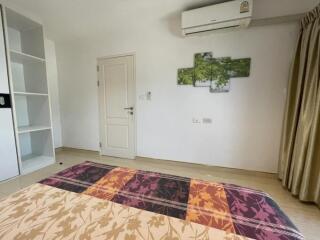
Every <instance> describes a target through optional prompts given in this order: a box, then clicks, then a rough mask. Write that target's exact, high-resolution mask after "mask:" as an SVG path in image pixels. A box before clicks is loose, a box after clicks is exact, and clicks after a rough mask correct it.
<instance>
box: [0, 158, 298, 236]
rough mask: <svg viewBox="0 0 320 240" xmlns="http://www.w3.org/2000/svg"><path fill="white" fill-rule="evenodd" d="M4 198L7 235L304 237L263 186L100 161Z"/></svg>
mask: <svg viewBox="0 0 320 240" xmlns="http://www.w3.org/2000/svg"><path fill="white" fill-rule="evenodd" d="M55 199H56V200H55ZM13 203H14V204H16V207H17V206H20V205H21V207H20V208H18V209H13V205H12V204H13ZM0 204H1V205H0V239H2V238H1V236H6V237H7V238H6V239H10V237H12V239H37V238H36V237H37V236H39V239H125V240H135V239H218V240H220V239H224V240H231V239H235V240H240V239H259V240H262V239H268V240H289V239H292V240H297V239H304V238H303V236H302V235H301V233H300V232H299V231H298V229H297V228H296V227H295V226H294V224H293V223H292V222H291V221H290V220H289V218H288V217H287V216H286V215H285V214H284V213H283V212H282V211H281V209H280V208H279V207H278V205H277V204H276V203H275V202H274V201H273V200H272V199H271V198H270V196H269V195H268V194H266V193H264V192H261V191H256V190H252V189H249V188H243V187H239V186H236V185H231V184H224V183H213V182H206V181H202V180H196V179H190V178H186V177H178V176H173V175H167V174H160V173H154V172H146V171H141V170H134V169H128V168H122V167H115V166H108V165H104V164H99V163H93V162H85V163H83V164H79V165H76V166H73V167H71V168H69V169H66V170H64V171H62V172H60V173H58V174H56V175H54V176H52V177H49V178H47V179H45V180H43V181H41V182H40V183H39V184H35V185H33V186H31V187H29V189H25V190H22V192H20V193H19V192H18V193H17V194H16V196H15V195H13V196H11V197H9V198H8V199H5V200H3V201H2V202H0ZM19 204H20V205H19ZM28 204H29V205H28ZM10 206H11V208H10ZM30 206H31V207H30ZM6 207H7V208H6ZM39 209H42V211H41V212H39ZM43 209H45V211H44V210H43ZM3 211H7V212H6V214H3ZM8 214H9V215H8ZM25 214H29V215H30V216H28V217H26V216H25ZM6 216H7V218H6ZM8 216H11V218H12V216H15V217H16V218H17V219H18V220H17V221H20V222H15V225H16V226H14V225H13V229H11V231H10V233H8V232H6V231H5V230H4V228H2V226H8V222H6V219H10V218H9V217H8ZM27 219H29V221H27ZM39 221H40V222H39ZM33 222H34V223H35V224H36V223H37V224H36V225H35V226H34V227H32V226H31V225H30V224H31V223H33ZM48 222H50V223H48ZM3 224H6V225H3ZM17 225H20V226H24V227H25V228H26V229H28V231H27V232H26V233H23V232H21V229H16V228H17ZM41 226H42V228H41ZM13 230H15V231H13ZM31 231H33V233H31ZM1 234H2V235H1ZM6 234H9V235H6ZM10 234H13V235H10ZM19 234H20V235H19ZM21 234H22V235H21ZM23 234H24V235H23ZM26 234H27V235H26ZM28 234H29V235H28ZM30 234H31V235H30ZM32 234H33V235H32ZM41 234H47V235H46V237H43V235H41ZM17 236H18V237H17ZM26 236H27V237H30V236H31V237H33V238H26ZM50 236H51V237H53V238H50ZM60 236H62V237H63V238H60ZM19 237H21V238H19ZM22 237H23V238H22ZM58 237H59V238H58ZM69 237H70V238H69Z"/></svg>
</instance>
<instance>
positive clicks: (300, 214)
mask: <svg viewBox="0 0 320 240" xmlns="http://www.w3.org/2000/svg"><path fill="white" fill-rule="evenodd" d="M83 161H95V162H101V163H105V164H110V165H116V166H123V167H130V168H136V169H142V170H149V171H155V172H162V173H168V174H174V175H180V176H186V177H192V178H197V179H203V180H208V181H215V182H226V183H234V184H238V185H241V186H244V187H251V188H254V189H259V190H262V191H265V192H267V193H269V194H270V195H271V196H272V198H273V199H274V200H275V201H276V202H277V203H278V204H279V205H280V207H281V208H282V209H283V211H284V212H285V213H286V214H287V215H288V216H289V217H290V219H291V220H292V221H293V222H294V224H295V225H296V226H297V227H298V228H299V230H300V231H301V232H302V233H303V234H304V235H305V237H306V239H307V240H319V239H320V233H319V230H320V210H319V208H317V207H316V206H315V205H311V204H304V203H301V202H299V201H298V200H297V199H295V198H294V197H292V196H291V195H290V193H288V192H287V191H286V190H284V189H283V188H282V187H281V184H280V182H279V181H278V180H277V178H276V176H275V175H273V174H266V173H256V172H249V171H242V170H234V169H226V168H218V167H208V166H203V165H196V164H189V163H178V162H171V161H162V160H155V159H148V158H137V159H136V160H126V159H119V158H111V157H101V156H99V155H98V154H97V153H95V152H89V151H81V150H70V149H69V150H63V151H60V152H58V153H57V164H55V165H52V166H49V167H47V168H44V169H42V170H40V171H37V172H34V173H32V174H28V175H25V176H20V177H17V178H15V179H12V180H10V181H7V182H4V183H0V198H2V197H6V196H8V195H9V194H11V193H13V192H16V191H17V190H19V189H21V188H24V187H26V186H29V185H31V184H33V183H35V182H37V181H39V180H41V179H44V178H46V177H48V176H50V175H52V174H54V173H56V172H58V171H61V170H63V169H65V168H68V167H70V166H72V165H75V164H78V163H81V162H83ZM59 162H61V163H63V164H62V165H60V164H59Z"/></svg>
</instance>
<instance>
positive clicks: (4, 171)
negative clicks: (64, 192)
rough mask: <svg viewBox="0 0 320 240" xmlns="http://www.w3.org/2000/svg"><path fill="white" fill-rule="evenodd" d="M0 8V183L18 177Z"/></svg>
mask: <svg viewBox="0 0 320 240" xmlns="http://www.w3.org/2000/svg"><path fill="white" fill-rule="evenodd" d="M1 20H2V17H1V6H0V181H3V180H6V179H9V178H12V177H15V176H17V175H19V170H18V160H17V152H16V143H15V137H14V127H13V119H12V109H11V103H10V95H9V83H8V72H7V63H6V55H5V45H4V38H3V25H2V22H1Z"/></svg>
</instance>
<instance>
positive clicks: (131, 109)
mask: <svg viewBox="0 0 320 240" xmlns="http://www.w3.org/2000/svg"><path fill="white" fill-rule="evenodd" d="M124 110H130V111H133V107H127V108H124Z"/></svg>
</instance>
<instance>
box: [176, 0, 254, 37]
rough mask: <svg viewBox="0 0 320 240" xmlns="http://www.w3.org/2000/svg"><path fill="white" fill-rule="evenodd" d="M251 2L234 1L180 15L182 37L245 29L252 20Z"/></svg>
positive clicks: (246, 0)
mask: <svg viewBox="0 0 320 240" xmlns="http://www.w3.org/2000/svg"><path fill="white" fill-rule="evenodd" d="M252 6H253V0H234V1H230V2H224V3H220V4H215V5H212V6H208V7H202V8H198V9H194V10H190V11H186V12H183V13H182V33H183V35H184V36H188V35H194V34H199V33H204V32H211V31H218V30H225V29H234V28H245V27H248V26H249V24H250V22H251V19H252Z"/></svg>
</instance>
